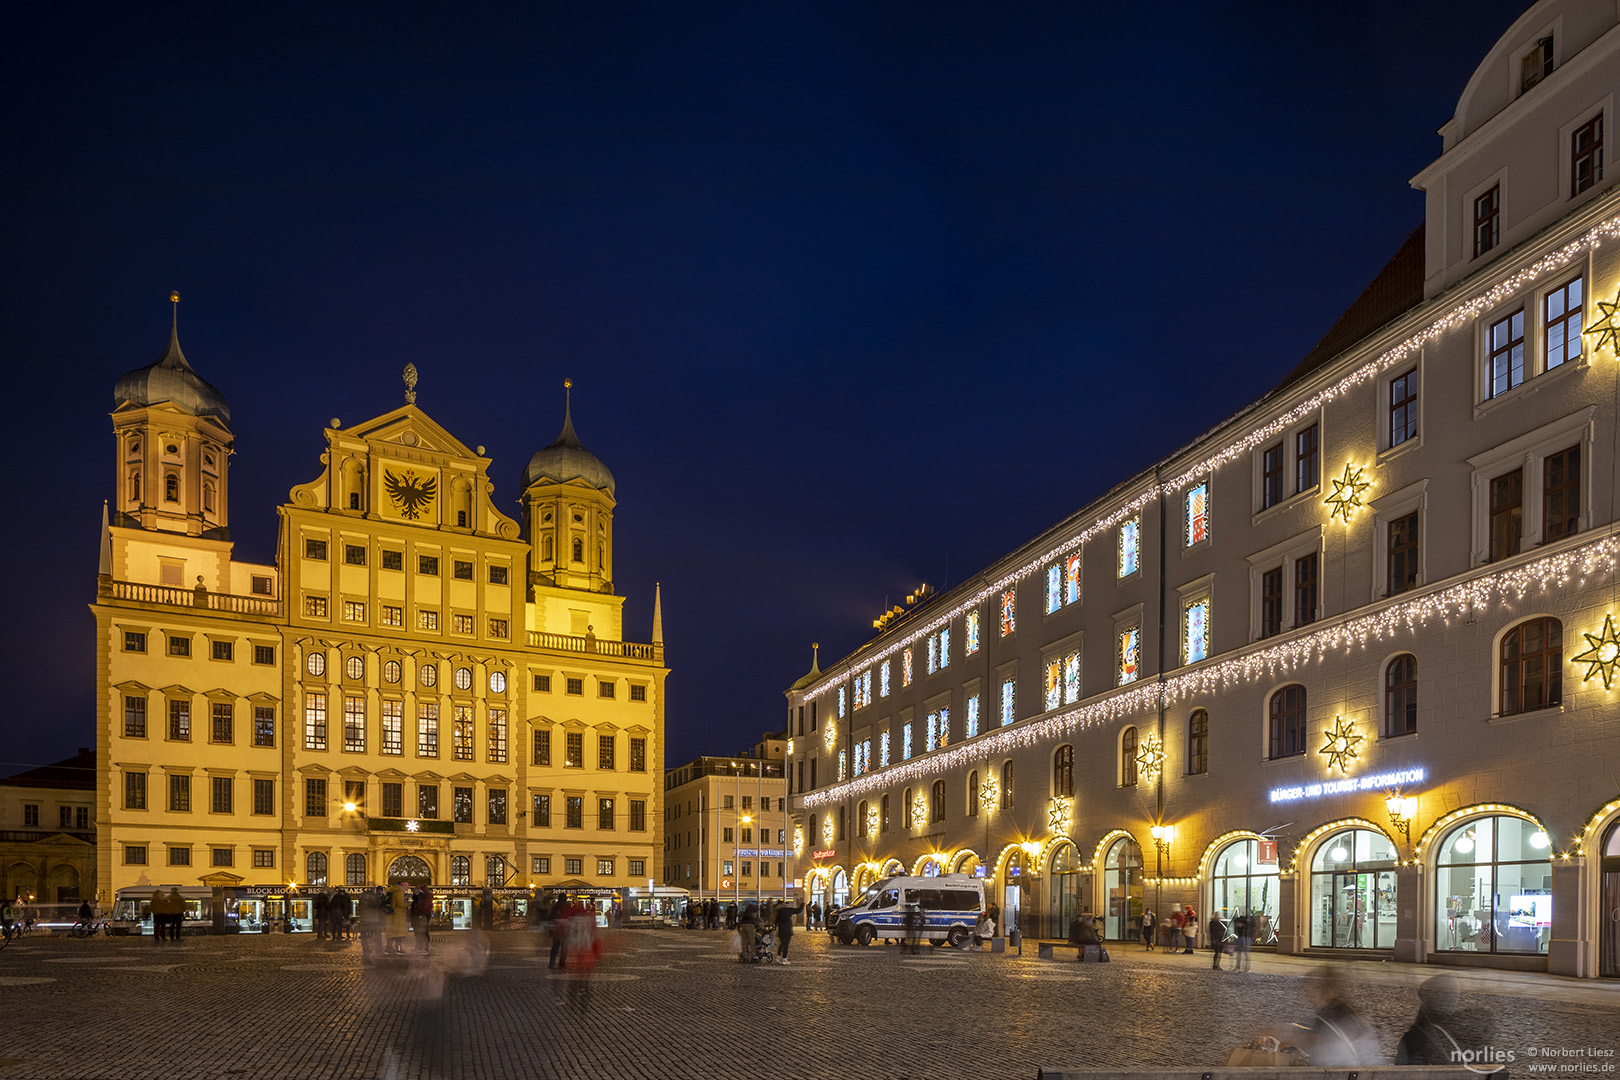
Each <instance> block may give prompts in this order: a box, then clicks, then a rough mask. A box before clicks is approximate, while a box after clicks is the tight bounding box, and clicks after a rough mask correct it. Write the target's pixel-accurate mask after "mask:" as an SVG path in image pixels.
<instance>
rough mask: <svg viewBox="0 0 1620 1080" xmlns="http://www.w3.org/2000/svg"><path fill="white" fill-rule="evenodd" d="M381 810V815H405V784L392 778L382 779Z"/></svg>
mask: <svg viewBox="0 0 1620 1080" xmlns="http://www.w3.org/2000/svg"><path fill="white" fill-rule="evenodd" d="M382 812H383V817H387V818H399V817H404V816H405V785H404V784H401V783H399V782H397V781H393V780H384V781H383V786H382Z"/></svg>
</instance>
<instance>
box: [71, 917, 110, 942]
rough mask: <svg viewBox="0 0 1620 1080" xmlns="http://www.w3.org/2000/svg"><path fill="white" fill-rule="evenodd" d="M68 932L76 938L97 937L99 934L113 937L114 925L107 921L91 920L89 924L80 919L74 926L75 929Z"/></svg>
mask: <svg viewBox="0 0 1620 1080" xmlns="http://www.w3.org/2000/svg"><path fill="white" fill-rule="evenodd" d="M68 932H69V933H71V934H72V935H73V936H74V937H76V938H88V937H95V936H96V935H97V934H106V935H108V936H109V937H111V936H112V924H111V923H110V922H108V921H107V920H106V919H91V920H90V921H89V922H85V921H84V920H83V919H80V920H79V921H77V922H75V923H74V924H73V929H72V930H70V931H68Z"/></svg>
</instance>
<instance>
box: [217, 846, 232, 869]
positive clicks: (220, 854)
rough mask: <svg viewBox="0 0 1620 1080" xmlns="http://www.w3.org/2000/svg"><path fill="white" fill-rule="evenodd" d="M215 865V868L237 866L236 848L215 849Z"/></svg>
mask: <svg viewBox="0 0 1620 1080" xmlns="http://www.w3.org/2000/svg"><path fill="white" fill-rule="evenodd" d="M214 865H215V866H235V865H236V849H235V848H228V847H217V848H215V849H214Z"/></svg>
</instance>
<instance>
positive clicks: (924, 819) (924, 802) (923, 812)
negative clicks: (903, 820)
mask: <svg viewBox="0 0 1620 1080" xmlns="http://www.w3.org/2000/svg"><path fill="white" fill-rule="evenodd" d="M927 823H928V797H927V796H926V795H922V794H920V793H919V794H917V795H913V796H912V797H911V827H912V828H913V829H920V828H922V827H923V826H924V825H926V824H927Z"/></svg>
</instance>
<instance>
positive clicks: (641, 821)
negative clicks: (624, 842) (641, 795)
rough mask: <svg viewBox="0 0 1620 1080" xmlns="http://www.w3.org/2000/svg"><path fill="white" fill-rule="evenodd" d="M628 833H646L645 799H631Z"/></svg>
mask: <svg viewBox="0 0 1620 1080" xmlns="http://www.w3.org/2000/svg"><path fill="white" fill-rule="evenodd" d="M630 831H631V832H646V831H647V800H645V799H631V800H630Z"/></svg>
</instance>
